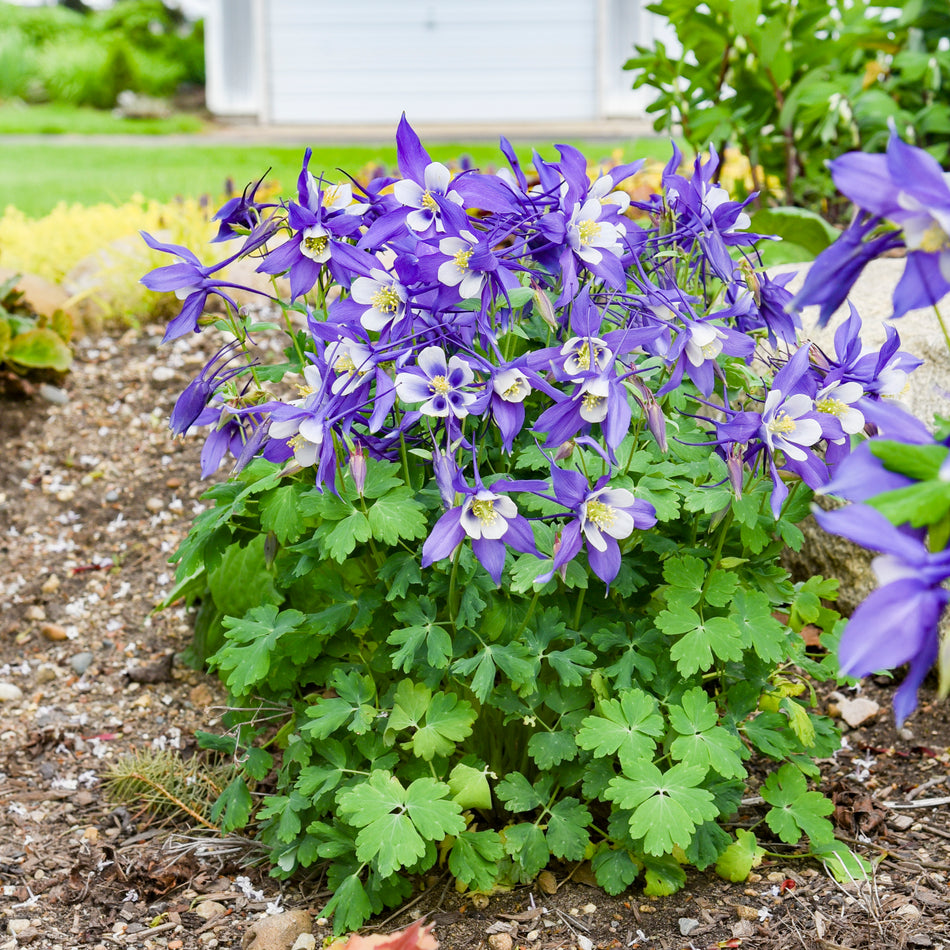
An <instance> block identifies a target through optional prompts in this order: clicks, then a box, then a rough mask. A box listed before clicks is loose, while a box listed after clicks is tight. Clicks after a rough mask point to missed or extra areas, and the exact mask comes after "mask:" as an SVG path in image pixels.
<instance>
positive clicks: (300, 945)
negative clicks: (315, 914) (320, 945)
mask: <svg viewBox="0 0 950 950" xmlns="http://www.w3.org/2000/svg"><path fill="white" fill-rule="evenodd" d="M316 946H317V938H316V937H314V935H313V934H301V935H300V936H299V937H298V938H297V939H296V940H295V941H294V945H293V946H292V947H291V948H290V950H315V948H316Z"/></svg>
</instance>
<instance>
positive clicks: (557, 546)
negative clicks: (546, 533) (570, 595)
mask: <svg viewBox="0 0 950 950" xmlns="http://www.w3.org/2000/svg"><path fill="white" fill-rule="evenodd" d="M552 550H553V553H554V557H555V559H557V552H558V551H560V550H561V532H560V531H558V533H557V534H555V535H554V545H553V549H552ZM557 573H558V576H559V577H560V578H561V580H562V581H567V565H566V564H562V565H561V566H560V567H559V568H558V569H557Z"/></svg>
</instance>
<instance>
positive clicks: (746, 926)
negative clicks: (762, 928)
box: [732, 920, 755, 940]
mask: <svg viewBox="0 0 950 950" xmlns="http://www.w3.org/2000/svg"><path fill="white" fill-rule="evenodd" d="M754 933H755V924H753V923H752V921H751V920H740V921H737V922H736V923H734V924H733V925H732V936H733V937H738V938H739V939H740V940H741V939H743V938H744V937H751V936H752V935H753V934H754Z"/></svg>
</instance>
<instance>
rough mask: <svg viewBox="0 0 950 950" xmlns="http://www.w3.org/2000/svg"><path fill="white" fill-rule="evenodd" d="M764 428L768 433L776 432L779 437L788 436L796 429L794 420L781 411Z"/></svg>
mask: <svg viewBox="0 0 950 950" xmlns="http://www.w3.org/2000/svg"><path fill="white" fill-rule="evenodd" d="M766 428H767V429H768V430H769V432H778V433H780V434H781V435H788V433H790V432H794V431H795V429H796V428H797V425H796V423H795V420H794V419H793V418H792V417H791V416H790V415H789V414H788V413H787V412H786V411H785V410H784V409H783V410H782V411H781V412H780V413H779V414H778V415H777V416H776V417H775V418H774V419H773V420H772V421H771V422H770V423H768V425H767V426H766Z"/></svg>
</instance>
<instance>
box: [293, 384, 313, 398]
mask: <svg viewBox="0 0 950 950" xmlns="http://www.w3.org/2000/svg"><path fill="white" fill-rule="evenodd" d="M297 392H298V393H299V394H300V397H301V398H302V399H306V398H307V396H312V395H313V394H314V393H315V392H316V390H315V389H314V388H313V386H309V385H307V384H306V383H298V384H297Z"/></svg>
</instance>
